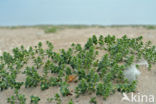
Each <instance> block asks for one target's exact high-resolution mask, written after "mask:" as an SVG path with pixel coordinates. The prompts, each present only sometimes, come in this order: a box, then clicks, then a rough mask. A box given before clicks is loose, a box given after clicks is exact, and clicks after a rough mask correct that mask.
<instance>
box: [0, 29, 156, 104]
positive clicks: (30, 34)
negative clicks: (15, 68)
mask: <svg viewBox="0 0 156 104" xmlns="http://www.w3.org/2000/svg"><path fill="white" fill-rule="evenodd" d="M93 34H95V35H97V36H99V35H101V34H103V35H104V36H106V35H108V34H111V35H116V36H117V37H121V36H123V35H124V34H126V35H128V37H137V36H140V35H142V36H143V37H144V41H148V40H151V41H152V43H153V44H154V45H156V29H153V30H147V29H145V28H142V27H113V28H111V27H106V28H100V27H90V28H84V29H70V28H69V29H64V30H60V31H58V32H56V33H50V34H45V33H44V31H43V30H42V29H38V28H19V29H18V28H17V29H7V28H0V54H1V52H3V51H9V52H11V49H12V48H14V47H17V46H20V45H24V46H25V47H28V46H34V45H37V43H38V42H39V41H41V42H43V43H45V42H46V41H47V40H49V41H51V42H52V43H53V45H54V47H55V50H56V51H57V50H59V49H60V48H68V47H70V45H71V44H72V43H73V42H74V43H80V44H82V45H83V44H84V43H85V42H86V41H87V39H88V37H91V36H92V35H93ZM140 71H141V76H139V78H138V85H137V92H136V94H137V93H141V94H144V95H154V96H155V100H156V65H154V66H153V67H152V70H151V71H148V70H147V69H146V67H141V68H140ZM21 79H22V78H21ZM73 86H74V85H73ZM73 86H71V89H73ZM57 92H59V89H58V88H55V87H54V88H49V89H48V90H45V91H41V90H40V87H37V88H27V89H25V88H24V87H23V88H22V89H21V93H23V94H25V95H26V97H27V104H29V103H28V102H30V99H29V97H30V96H31V95H32V94H33V95H36V96H39V97H40V98H41V101H40V102H39V104H48V103H47V101H46V99H47V98H48V97H53V96H54V94H55V93H57ZM12 94H13V90H11V89H9V90H5V91H2V92H0V104H7V103H6V99H7V97H9V96H11V95H12ZM92 96H95V95H94V94H92V95H88V94H85V95H82V96H80V97H79V98H77V99H76V98H75V97H74V96H70V97H64V98H63V104H67V102H68V101H69V100H70V99H71V98H72V99H73V100H74V102H75V104H89V99H90V97H92ZM129 96H130V94H129ZM121 99H122V94H121V93H118V92H116V93H115V94H114V95H112V96H110V97H109V98H108V99H107V100H106V101H104V100H103V99H102V97H97V101H98V104H155V103H156V101H155V103H145V102H144V103H130V102H126V101H121Z"/></svg>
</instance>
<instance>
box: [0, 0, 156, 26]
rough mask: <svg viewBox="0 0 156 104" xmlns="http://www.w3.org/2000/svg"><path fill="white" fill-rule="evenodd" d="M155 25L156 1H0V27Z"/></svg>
mask: <svg viewBox="0 0 156 104" xmlns="http://www.w3.org/2000/svg"><path fill="white" fill-rule="evenodd" d="M37 24H87V25H91V24H99V25H122V24H125V25H126V24H134V25H135V24H142V25H144V24H154V25H156V0H0V26H13V25H37Z"/></svg>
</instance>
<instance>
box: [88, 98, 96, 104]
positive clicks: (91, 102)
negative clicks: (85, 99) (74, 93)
mask: <svg viewBox="0 0 156 104" xmlns="http://www.w3.org/2000/svg"><path fill="white" fill-rule="evenodd" d="M89 103H90V104H97V101H96V97H92V98H90V101H89Z"/></svg>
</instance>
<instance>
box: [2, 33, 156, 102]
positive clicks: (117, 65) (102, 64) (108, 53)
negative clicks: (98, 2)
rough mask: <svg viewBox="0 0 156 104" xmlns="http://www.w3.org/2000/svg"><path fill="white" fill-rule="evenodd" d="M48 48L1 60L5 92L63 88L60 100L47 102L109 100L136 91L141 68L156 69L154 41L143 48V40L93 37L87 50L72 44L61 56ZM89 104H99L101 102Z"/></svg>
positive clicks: (20, 51)
mask: <svg viewBox="0 0 156 104" xmlns="http://www.w3.org/2000/svg"><path fill="white" fill-rule="evenodd" d="M46 45H47V48H43V43H42V42H39V43H38V44H37V45H36V46H34V47H32V46H30V47H29V48H28V49H25V48H24V46H21V47H19V48H18V47H16V48H14V49H13V50H12V53H8V52H3V53H2V54H1V55H0V91H1V92H2V91H4V90H7V89H9V88H12V90H15V91H21V90H23V89H21V87H22V86H25V88H26V89H31V88H33V89H34V88H36V87H39V86H40V89H41V91H43V93H44V91H45V90H47V89H49V88H52V87H53V88H59V91H60V94H59V93H58V94H56V95H55V97H54V98H52V99H50V98H49V99H48V101H49V102H52V101H55V102H56V103H57V104H61V103H62V97H67V96H69V95H70V96H73V95H76V97H79V96H81V95H84V94H86V95H87V94H92V93H94V94H96V96H102V97H103V99H104V100H107V97H108V96H110V95H112V94H114V93H115V92H116V91H119V92H121V93H130V92H134V91H136V86H137V76H138V75H140V71H139V70H140V69H139V68H138V66H140V65H145V66H146V67H147V69H149V70H151V68H152V65H153V64H155V63H156V46H154V45H152V43H151V42H150V41H148V42H144V41H143V37H142V36H139V37H137V38H128V37H127V36H126V35H124V36H122V37H121V38H116V37H115V36H111V35H108V36H106V37H104V36H103V35H100V36H99V37H97V36H96V35H93V36H92V37H90V38H89V39H88V41H87V42H86V44H85V45H84V46H82V45H81V44H75V43H72V44H71V47H69V48H68V49H60V51H57V52H56V51H54V50H53V49H54V45H53V44H52V43H51V42H50V41H47V42H46ZM101 53H102V55H101ZM142 60H143V61H142ZM19 74H20V75H21V74H22V75H23V76H24V77H25V78H23V80H22V81H21V82H19V81H18V80H17V77H18V75H19ZM71 86H72V87H74V88H72V87H71ZM71 88H72V89H71ZM21 92H22V91H21ZM25 96H26V95H23V94H21V93H20V94H19V93H15V95H13V96H11V97H9V98H8V103H11V104H16V102H19V103H20V104H25V102H26V98H27V97H25ZM30 99H31V103H32V104H37V103H38V102H39V101H40V100H41V99H42V98H39V97H37V96H31V97H30ZM88 102H90V103H93V104H96V103H98V102H97V101H96V97H94V98H91V100H90V101H88ZM69 103H70V104H73V103H74V102H73V101H72V100H71V101H70V102H69Z"/></svg>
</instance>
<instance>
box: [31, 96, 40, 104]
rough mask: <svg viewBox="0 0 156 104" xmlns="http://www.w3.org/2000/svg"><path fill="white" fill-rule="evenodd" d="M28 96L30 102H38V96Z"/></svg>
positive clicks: (36, 103)
mask: <svg viewBox="0 0 156 104" xmlns="http://www.w3.org/2000/svg"><path fill="white" fill-rule="evenodd" d="M30 98H31V101H30V102H31V104H38V102H39V101H40V98H39V97H37V96H33V95H32V96H30Z"/></svg>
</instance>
